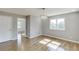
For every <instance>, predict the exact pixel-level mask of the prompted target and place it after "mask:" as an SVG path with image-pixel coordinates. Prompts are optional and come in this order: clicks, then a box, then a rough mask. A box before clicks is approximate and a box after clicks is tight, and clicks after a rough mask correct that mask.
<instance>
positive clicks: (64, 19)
mask: <svg viewBox="0 0 79 59" xmlns="http://www.w3.org/2000/svg"><path fill="white" fill-rule="evenodd" d="M53 19H56V29H53V28H52V29H51V28H50V21H51V20H53ZM58 19H64V29H58V28H57V27H58V26H57V20H58ZM49 29H50V30H60V31H65V30H66V26H65V17H61V18H51V19H50V20H49Z"/></svg>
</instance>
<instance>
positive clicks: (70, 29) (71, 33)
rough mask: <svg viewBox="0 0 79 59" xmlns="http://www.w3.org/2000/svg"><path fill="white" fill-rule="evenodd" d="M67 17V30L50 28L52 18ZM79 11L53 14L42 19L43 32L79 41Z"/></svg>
mask: <svg viewBox="0 0 79 59" xmlns="http://www.w3.org/2000/svg"><path fill="white" fill-rule="evenodd" d="M60 17H64V18H65V27H66V30H65V31H61V30H50V29H49V21H50V19H51V18H52V19H53V18H60ZM78 25H79V12H75V13H69V14H63V15H57V16H51V17H49V19H47V20H42V34H43V35H49V36H54V37H60V38H65V39H70V40H74V41H79V26H78Z"/></svg>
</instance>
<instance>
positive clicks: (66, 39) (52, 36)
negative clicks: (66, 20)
mask: <svg viewBox="0 0 79 59" xmlns="http://www.w3.org/2000/svg"><path fill="white" fill-rule="evenodd" d="M44 36H49V37H53V38H58V39H61V40H65V41H69V42H73V43H77V44H79V42H78V41H75V40H71V39H66V38H60V37H56V36H51V35H46V34H44Z"/></svg>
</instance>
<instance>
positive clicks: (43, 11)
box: [41, 8, 48, 19]
mask: <svg viewBox="0 0 79 59" xmlns="http://www.w3.org/2000/svg"><path fill="white" fill-rule="evenodd" d="M47 18H48V17H47V11H46V9H45V8H42V15H41V19H47Z"/></svg>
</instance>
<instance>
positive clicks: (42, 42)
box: [39, 40, 48, 44]
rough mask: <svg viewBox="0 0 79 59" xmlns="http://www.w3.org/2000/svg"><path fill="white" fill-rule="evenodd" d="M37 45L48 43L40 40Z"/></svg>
mask: <svg viewBox="0 0 79 59" xmlns="http://www.w3.org/2000/svg"><path fill="white" fill-rule="evenodd" d="M39 43H41V44H47V43H48V42H46V41H43V40H41V41H40V42H39Z"/></svg>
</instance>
